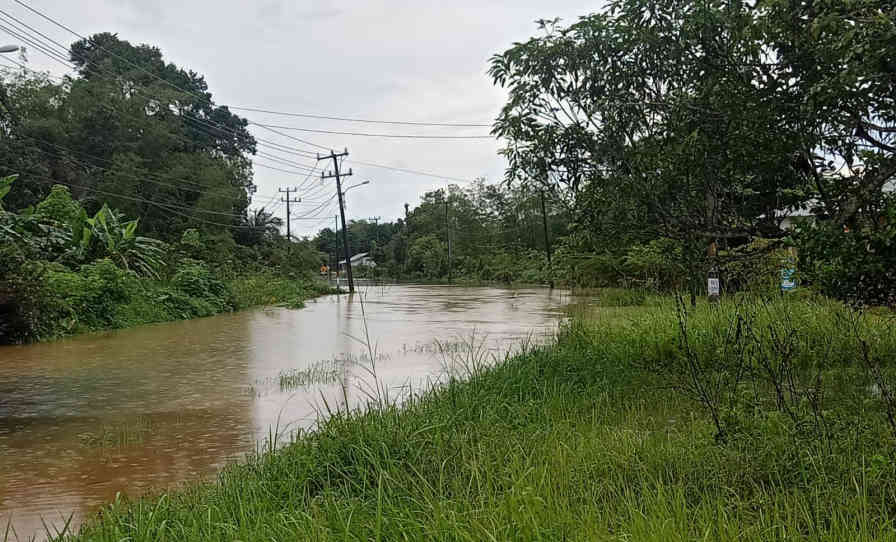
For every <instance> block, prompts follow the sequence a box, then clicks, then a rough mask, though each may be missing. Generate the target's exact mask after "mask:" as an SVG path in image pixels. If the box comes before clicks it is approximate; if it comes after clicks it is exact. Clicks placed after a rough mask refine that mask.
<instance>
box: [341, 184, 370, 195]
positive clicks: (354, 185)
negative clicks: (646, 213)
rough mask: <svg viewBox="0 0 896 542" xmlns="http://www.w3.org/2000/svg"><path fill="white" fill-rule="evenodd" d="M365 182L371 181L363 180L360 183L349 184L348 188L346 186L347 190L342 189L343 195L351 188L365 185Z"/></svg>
mask: <svg viewBox="0 0 896 542" xmlns="http://www.w3.org/2000/svg"><path fill="white" fill-rule="evenodd" d="M365 184H370V181H363V182H360V183H358V184H353V185H351V186H349V187H348V188H346V189H345V190H343V191H342V195H343V196H344V195H345V193H346V192H348V191H349V190H351V189H352V188H357V187H359V186H364V185H365Z"/></svg>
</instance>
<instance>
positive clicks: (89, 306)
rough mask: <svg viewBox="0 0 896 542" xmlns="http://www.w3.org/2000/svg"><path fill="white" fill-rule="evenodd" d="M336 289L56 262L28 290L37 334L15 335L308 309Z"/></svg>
mask: <svg viewBox="0 0 896 542" xmlns="http://www.w3.org/2000/svg"><path fill="white" fill-rule="evenodd" d="M333 291H334V290H333V288H330V287H329V286H328V285H326V284H324V283H323V282H320V281H317V280H315V279H313V278H295V277H286V276H283V275H281V274H276V273H263V272H262V273H259V272H255V273H247V274H244V275H241V276H237V277H235V278H231V279H229V280H226V281H225V280H221V279H220V278H218V277H217V276H216V275H215V274H214V273H213V272H212V271H210V270H209V269H208V267H207V266H205V265H204V264H201V263H200V262H193V263H187V264H184V265H182V266H181V267H180V268H179V269H178V270H177V271H176V272H175V273H173V274H172V276H171V277H170V278H168V279H166V280H155V279H150V278H146V277H138V276H136V275H135V274H133V273H128V272H126V271H124V270H122V269H120V268H118V267H117V266H116V265H114V264H113V263H112V262H111V261H109V260H108V259H104V260H99V261H97V262H95V263H93V264H90V265H85V266H82V268H81V270H79V271H71V270H69V269H66V268H64V267H62V266H60V265H57V264H48V265H46V266H45V269H44V270H43V276H42V280H41V282H40V286H39V287H38V288H32V289H30V290H26V292H25V293H23V294H22V296H21V297H22V300H20V301H21V302H22V303H24V304H25V306H26V308H27V310H25V311H23V314H24V315H26V317H27V318H28V319H30V320H31V321H32V323H31V324H30V325H29V326H25V327H24V328H25V329H29V328H30V333H29V334H30V336H28V335H26V336H25V337H24V338H23V337H17V336H16V335H15V333H13V335H12V337H11V338H12V339H13V342H20V341H22V342H27V341H33V340H52V339H55V338H59V337H62V336H66V335H73V334H78V333H85V332H92V331H101V330H107V329H122V328H128V327H133V326H138V325H142V324H150V323H156V322H168V321H174V320H187V319H191V318H201V317H204V316H211V315H214V314H219V313H223V312H231V311H236V310H243V309H247V308H249V307H255V306H260V305H283V306H286V307H289V308H301V307H302V306H304V301H305V300H306V299H309V298H312V297H315V296H318V295H323V294H327V293H331V292H333ZM2 338H3V337H2V334H0V339H2ZM9 339H10V338H9V337H7V340H9ZM23 339H24V341H23Z"/></svg>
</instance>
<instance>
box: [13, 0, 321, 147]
mask: <svg viewBox="0 0 896 542" xmlns="http://www.w3.org/2000/svg"><path fill="white" fill-rule="evenodd" d="M14 1H15V2H16V3H17V4H19V5H21V6H22V7H24V8H25V9H27V10H28V11H31V12H32V13H34V14H36V15H38V16H39V17H41V18H43V19H45V20H46V21H49V22H50V23H52V24H54V25H56V26H58V27H59V28H62V29H63V30H65V31H67V32H69V33H71V34H72V35H74V36H77V37H78V38H80V39H82V40H88V38H86V37H85V36H83V35H81V34H79V33H78V32H75V31H74V30H72V29H71V28H69V27H68V26H65V25H64V24H62V23H60V22H59V21H57V20H55V19H53V18H52V17H50V16H48V15H46V14H44V13H43V12H41V11H39V10H37V9H35V8H32V7H31V6H29V5H28V4H26V3H24V2H22V1H21V0H14ZM99 48H100V49H101V50H103V51H105V52H106V53H107V54H109V55H111V56H113V57H115V58H117V59H119V60H121V61H122V62H124V63H126V64H128V65H129V66H131V67H133V68H135V69H137V70H140V71H142V72H144V73H146V74H148V75H149V76H150V77H153V78H155V79H157V80H158V81H160V82H162V83H164V84H166V85H168V86H170V87H172V88H174V89H176V90H178V91H180V92H183V93H185V94H189V95H191V96H194V97H196V98H199V99H200V100H202V101H204V102H205V103H208V104H209V105H211V106H215V104H214V103H212V102H211V100H209V99H208V97H206V96H202V95H200V94H197V93H195V92H191V91H189V90H186V89H183V88H181V87H179V86H177V85H175V84H174V83H171V82H170V81H168V80H166V79H164V78H162V77H160V76H158V75H156V74H154V73H152V72H151V71H149V70H147V69H146V68H144V67H142V66H140V65H138V64H135V63H133V62H131V61H130V60H128V59H127V58H124V57H122V56H121V55H118V54H116V53H115V52H113V51H110V50H108V49H106V48H105V47H103V46H101V45H100V46H99ZM219 107H220V106H219ZM185 115H186V114H185ZM215 124H218V123H215ZM250 124H251V122H250ZM219 126H220V125H219ZM262 127H263V128H265V129H267V130H270V131H272V132H274V133H277V134H279V135H281V136H284V137H289V138H290V139H294V140H296V141H300V142H302V143H305V144H307V145H311V146H313V147H317V148H320V149H323V150H328V148H327V147H324V146H322V145H318V144H316V143H313V142H311V141H305V140H303V139H299V138H295V137H291V136H287V135H286V134H281V133H280V132H277V131H275V130H273V129H271V128H267V127H264V126H262ZM222 128H223V127H222ZM225 129H226V128H225ZM229 131H231V132H232V130H229Z"/></svg>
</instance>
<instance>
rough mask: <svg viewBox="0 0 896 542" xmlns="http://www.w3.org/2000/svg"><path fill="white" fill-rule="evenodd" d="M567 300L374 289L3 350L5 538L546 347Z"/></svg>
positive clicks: (558, 294) (526, 294) (522, 293)
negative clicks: (529, 348)
mask: <svg viewBox="0 0 896 542" xmlns="http://www.w3.org/2000/svg"><path fill="white" fill-rule="evenodd" d="M362 298H363V304H362V303H361V299H362ZM569 302H570V297H569V295H568V293H567V292H564V291H561V290H548V289H538V288H534V289H518V290H506V289H500V288H466V287H451V286H381V287H373V286H370V287H365V288H362V289H361V291H360V293H359V294H355V295H354V296H348V295H341V296H327V297H323V298H320V299H317V300H312V301H310V302H308V304H307V307H306V308H304V309H301V310H288V309H284V308H266V309H258V310H253V311H245V312H239V313H234V314H226V315H220V316H215V317H211V318H203V319H198V320H191V321H186V322H172V323H166V324H158V325H150V326H142V327H138V328H133V329H127V330H121V331H116V332H108V333H101V334H92V335H84V336H79V337H74V338H71V339H66V340H62V341H57V342H53V343H46V344H37V345H29V346H10V347H0V540H3V538H4V533H5V531H6V529H7V526H9V527H10V537H9V538H10V540H16V538H17V537H18V538H19V539H21V540H27V539H30V538H32V537H38V538H43V537H44V536H45V535H46V532H45V531H44V526H43V525H44V524H46V525H47V526H55V528H61V527H62V526H63V525H64V524H65V523H66V521H67V520H68V519H69V518H71V522H72V525H73V526H76V525H78V524H79V523H80V522H81V521H83V520H84V518H85V517H88V516H89V515H90V514H93V513H95V512H96V511H97V510H98V509H99V508H100V507H101V506H102V505H103V504H105V503H108V502H110V501H111V500H113V499H114V498H115V496H116V494H117V493H119V492H120V493H122V494H126V495H128V496H131V497H137V496H140V495H142V494H144V493H146V492H150V491H152V490H161V489H165V488H171V487H175V486H177V485H179V484H181V483H184V482H189V481H193V480H197V479H209V478H212V477H213V476H214V474H215V473H216V472H218V471H219V470H220V469H221V468H222V467H223V466H224V465H226V464H227V463H229V462H234V461H239V460H240V459H241V458H243V457H245V455H246V454H247V453H250V452H252V451H254V450H256V449H257V448H256V447H257V446H259V445H263V443H264V442H266V440H267V439H269V438H270V436H271V435H273V434H279V435H280V438H281V440H283V439H288V438H289V435H290V433H292V432H293V431H295V430H297V429H302V428H312V427H313V424H314V423H315V421H316V420H318V419H319V415H321V413H322V412H324V411H325V410H326V408H328V407H329V408H331V409H335V408H345V403H346V402H348V406H349V407H351V408H354V407H357V406H359V405H363V404H364V403H365V402H366V401H368V400H369V399H370V398H371V397H375V396H376V394H377V393H379V394H380V395H384V394H388V395H389V397H390V398H391V399H398V400H400V397H401V396H402V394H405V393H407V390H408V389H420V388H421V387H423V386H427V385H431V384H432V383H433V382H437V381H438V380H439V379H440V378H444V375H445V374H446V372H450V371H452V370H456V369H457V368H458V367H462V366H463V365H464V364H468V363H469V362H470V361H471V360H475V361H485V362H488V361H491V360H492V359H494V358H499V357H502V356H503V355H504V354H505V353H507V352H508V351H511V350H513V349H514V348H517V347H520V345H522V344H524V343H526V342H532V341H540V340H544V338H545V337H547V336H549V335H550V334H552V333H553V332H554V331H555V330H556V327H557V325H558V322H559V320H560V318H561V317H562V315H563V307H564V306H565V305H567V304H568V303H569ZM365 322H366V324H367V326H366V330H365ZM365 337H369V341H368V340H366V339H365ZM365 343H367V344H365ZM371 354H372V355H371ZM452 368H453V369H452ZM373 375H375V379H374V376H373ZM13 529H14V532H15V533H16V535H17V536H16V535H13V534H12V533H13Z"/></svg>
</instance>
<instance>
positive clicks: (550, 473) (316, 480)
mask: <svg viewBox="0 0 896 542" xmlns="http://www.w3.org/2000/svg"><path fill="white" fill-rule="evenodd" d="M807 307H808V308H806V309H805V310H806V311H809V312H810V313H812V312H813V311H814V312H815V313H817V316H818V318H819V320H820V321H825V322H826V321H828V320H826V319H827V313H828V312H830V311H831V310H833V309H831V308H830V307H828V306H824V305H813V306H809V305H807ZM701 310H711V309H708V308H704V309H701ZM819 329H823V330H828V331H830V329H829V328H826V327H824V326H819ZM674 335H675V318H674V315H671V316H670V311H669V308H668V307H614V308H602V309H598V312H597V316H596V317H595V316H594V315H592V316H591V318H590V319H589V320H588V321H583V319H582V317H579V319H578V320H577V321H576V322H575V323H573V324H572V325H570V326H569V327H568V328H567V329H565V330H564V331H563V333H562V334H561V337H560V338H559V339H558V342H557V343H556V344H554V345H551V346H548V347H543V348H539V349H534V350H531V351H528V352H524V353H523V354H521V355H518V356H516V357H514V358H512V359H510V360H508V361H505V362H503V363H500V364H498V365H497V366H495V367H492V368H482V367H477V369H476V371H475V372H476V374H473V375H472V376H471V377H470V378H469V379H468V380H466V381H455V380H452V381H450V382H449V383H446V384H445V385H443V386H441V387H440V388H438V389H436V390H430V391H428V392H425V393H422V394H419V395H416V396H413V397H411V398H410V399H408V400H406V402H405V403H404V404H403V405H402V406H400V407H399V406H397V405H395V404H388V403H379V404H377V405H374V406H373V407H372V408H371V409H370V410H368V411H366V412H363V413H361V412H355V413H345V412H336V413H333V414H332V416H331V417H330V419H329V420H327V421H325V422H323V423H322V424H321V426H320V429H319V430H318V431H317V432H315V433H311V434H306V435H304V436H303V437H302V438H300V439H299V440H298V441H296V442H294V443H292V444H291V445H289V446H286V447H285V448H283V449H280V450H279V451H275V452H265V453H261V454H259V455H258V456H257V457H254V458H253V459H251V460H250V461H249V462H248V463H246V464H244V465H237V466H233V467H230V468H227V469H226V470H225V471H224V472H222V473H221V475H220V476H219V478H218V481H217V482H216V483H213V484H196V485H192V486H190V487H188V488H187V489H183V490H177V491H172V492H169V493H166V494H163V495H160V496H155V497H152V498H146V499H142V500H137V501H134V502H131V503H128V502H125V501H124V500H119V501H116V502H115V503H113V504H112V505H110V506H109V507H107V508H106V509H104V510H103V511H102V513H101V515H100V516H99V517H98V518H97V519H95V520H93V521H91V522H89V523H88V524H87V525H86V526H84V527H83V529H82V531H81V533H80V535H79V536H78V537H77V538H76V539H78V540H108V541H113V540H115V541H119V540H125V539H126V540H130V541H150V540H152V541H161V540H171V541H173V540H178V541H181V540H241V541H244V542H245V541H256V540H259V541H260V540H295V539H307V540H637V541H653V540H655V541H669V540H697V539H699V540H735V539H736V540H748V541H749V540H756V541H759V540H763V541H765V540H789V539H794V538H799V539H807V540H896V531H894V523H893V517H894V508H893V507H894V505H893V503H894V502H896V477H894V471H893V461H892V457H893V447H892V445H893V443H892V442H891V441H890V440H889V439H888V437H886V436H881V435H886V432H885V431H878V430H877V429H879V427H876V426H874V427H854V428H853V433H852V434H844V435H842V436H841V438H840V439H838V440H836V441H835V442H834V443H831V442H828V443H827V444H826V445H824V446H813V445H807V444H805V443H804V442H803V441H800V440H799V439H798V438H797V437H794V436H793V435H792V434H790V433H788V432H786V431H774V430H770V429H769V430H764V431H761V432H758V433H754V434H750V435H748V436H743V437H742V438H740V439H732V440H731V441H730V442H727V443H717V442H716V441H715V440H714V438H713V437H714V427H713V424H712V422H711V420H710V419H709V417H708V416H707V415H706V413H705V412H704V411H703V410H701V409H700V408H699V407H698V406H697V405H696V404H695V403H693V402H691V401H689V400H687V399H685V398H683V397H682V396H681V395H679V394H677V393H675V392H674V391H672V390H670V389H668V386H667V384H668V383H667V382H664V381H663V380H662V379H661V378H659V377H657V376H655V375H654V374H652V373H651V372H649V371H645V370H643V369H640V368H639V367H643V364H644V361H645V360H647V359H650V358H651V357H655V356H659V355H661V354H662V353H663V352H665V351H666V350H665V348H666V347H667V346H668V344H667V343H668V341H669V340H670V338H672V337H674ZM875 419H876V418H875ZM859 425H861V424H859Z"/></svg>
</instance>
